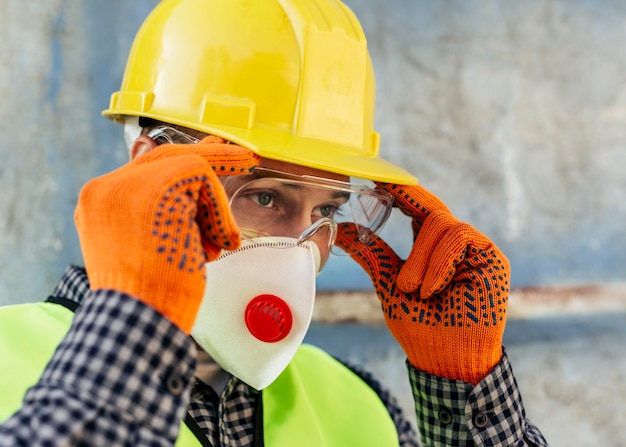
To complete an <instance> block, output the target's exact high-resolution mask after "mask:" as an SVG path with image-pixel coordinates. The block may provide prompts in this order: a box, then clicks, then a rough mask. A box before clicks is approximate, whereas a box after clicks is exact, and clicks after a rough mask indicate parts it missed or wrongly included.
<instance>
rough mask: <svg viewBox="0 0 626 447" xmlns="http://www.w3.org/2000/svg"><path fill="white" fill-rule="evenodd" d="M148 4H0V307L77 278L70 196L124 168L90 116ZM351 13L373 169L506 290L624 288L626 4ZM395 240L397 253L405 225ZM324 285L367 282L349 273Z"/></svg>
mask: <svg viewBox="0 0 626 447" xmlns="http://www.w3.org/2000/svg"><path fill="white" fill-rule="evenodd" d="M156 3H157V2H156V0H141V1H138V0H134V1H132V2H128V1H123V0H108V1H106V2H97V1H91V0H90V1H81V0H47V1H45V2H43V1H39V2H37V1H30V2H23V1H21V0H2V1H1V2H0V60H1V61H2V63H3V68H2V70H1V71H0V94H1V95H2V98H3V100H2V106H1V108H0V134H1V135H2V138H0V159H1V160H2V163H0V234H2V237H1V238H0V300H1V301H0V302H14V301H27V300H31V299H37V298H38V297H39V296H41V294H42V293H47V291H48V290H49V289H50V287H52V286H53V285H54V283H55V281H56V279H57V277H58V276H59V274H60V273H61V271H62V269H63V267H64V265H65V264H66V263H68V262H74V263H80V262H81V256H80V252H79V249H78V244H77V237H76V235H75V231H74V226H73V221H72V213H73V209H74V206H75V200H76V196H77V193H78V191H79V189H80V187H81V185H82V184H83V183H84V182H85V181H87V180H88V179H89V178H91V177H92V176H94V175H98V174H101V173H104V172H107V171H109V170H111V169H113V168H115V167H116V166H119V165H120V164H122V163H124V162H125V160H126V152H125V148H124V145H123V141H122V136H121V129H120V128H119V127H118V126H116V125H114V124H111V123H109V122H107V120H105V119H103V118H101V117H100V111H101V110H102V109H104V108H105V107H107V105H108V100H109V95H110V93H111V92H113V91H115V90H117V88H118V87H119V83H120V79H121V74H122V70H123V66H124V62H125V57H126V53H127V51H128V48H129V46H130V43H131V40H132V37H133V35H134V32H135V31H136V29H137V27H138V26H139V24H140V23H141V21H142V20H143V18H144V16H145V15H146V14H147V12H148V11H149V10H150V9H151V8H152V6H153V5H154V4H156ZM348 4H349V5H350V6H351V7H352V8H353V9H354V11H355V12H356V13H357V15H358V16H359V17H360V19H361V22H362V24H363V27H364V29H365V31H366V33H367V35H368V38H369V45H370V48H371V53H372V57H373V60H374V64H375V68H376V72H377V85H378V109H377V117H376V120H377V128H378V130H379V131H380V132H381V134H382V153H383V154H384V156H385V157H387V158H389V159H391V160H392V161H395V162H397V163H401V164H403V165H405V166H407V167H408V168H409V169H410V170H411V171H413V172H415V173H416V174H417V175H418V176H419V177H420V179H421V181H422V183H423V184H424V185H426V186H427V187H429V188H430V189H431V190H433V191H434V192H435V193H437V194H438V195H440V196H441V197H442V198H443V199H444V200H445V201H446V202H447V203H448V204H449V205H450V207H451V208H452V209H453V210H454V211H455V212H456V213H457V214H458V215H459V216H460V217H461V218H463V219H465V220H468V221H469V222H471V223H473V224H475V225H476V226H478V227H479V228H480V229H481V230H483V231H484V232H486V233H487V234H489V235H490V236H491V237H492V238H493V239H494V240H495V241H496V242H497V243H498V244H499V245H500V246H501V247H502V248H503V249H504V250H505V252H506V253H507V254H508V256H509V257H510V259H511V261H512V265H513V285H514V286H537V285H561V284H581V283H603V282H606V281H610V282H621V281H624V280H626V278H625V276H626V275H625V272H626V268H625V266H626V226H624V225H623V222H624V220H625V217H626V176H625V175H624V173H623V172H622V171H623V166H624V165H625V164H626V150H625V149H624V143H625V142H626V126H624V122H625V119H624V118H625V111H626V92H625V90H624V80H625V79H626V70H625V68H626V50H625V48H626V46H625V45H624V42H626V27H625V26H624V21H625V20H626V4H625V3H624V2H621V1H611V0H597V1H588V0H573V1H553V0H532V1H526V2H513V1H505V2H494V1H487V0H483V1H479V0H475V1H472V0H467V1H437V2H431V1H426V0H421V1H416V0H361V1H356V0H351V1H350V0H349V1H348ZM387 230H388V231H387V235H388V237H389V238H390V240H391V242H392V244H393V245H395V246H396V247H397V248H398V250H399V251H400V252H401V253H406V251H407V250H408V247H407V244H406V242H404V241H405V240H406V238H405V237H406V236H407V235H408V229H407V226H406V222H405V221H404V220H402V219H400V218H394V219H393V220H392V221H391V222H390V224H389V226H388V228H387ZM319 286H320V288H321V289H324V290H334V289H365V288H368V287H369V281H368V279H367V277H366V276H365V275H364V274H363V273H362V272H360V270H359V269H358V267H357V266H356V265H353V263H352V262H351V261H349V260H348V259H342V260H340V261H336V262H333V263H331V264H330V268H329V269H327V272H326V274H325V275H323V276H322V277H321V278H320V283H319ZM44 291H45V292H44Z"/></svg>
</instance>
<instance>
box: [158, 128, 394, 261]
mask: <svg viewBox="0 0 626 447" xmlns="http://www.w3.org/2000/svg"><path fill="white" fill-rule="evenodd" d="M147 135H148V136H149V137H151V138H152V139H154V140H155V141H156V142H157V143H159V144H165V143H169V144H196V143H198V142H199V141H200V140H198V139H197V138H194V137H192V136H190V135H187V134H185V133H184V132H182V131H180V130H178V129H175V128H173V127H169V126H157V127H155V128H154V129H152V130H151V131H150V132H148V133H147ZM221 180H222V183H223V185H224V187H225V189H226V193H227V194H228V196H229V198H230V207H231V211H232V213H233V215H234V217H235V221H236V222H237V225H238V226H239V228H240V230H241V232H242V236H243V238H244V239H254V238H259V237H263V238H270V239H271V238H273V237H277V238H282V237H290V238H295V239H297V241H298V244H302V243H304V242H306V241H312V242H315V243H316V244H318V246H319V248H320V249H321V250H323V251H325V250H324V249H327V250H328V251H330V252H331V253H333V254H336V255H345V254H353V253H355V252H358V251H360V250H361V249H363V248H364V247H366V246H367V245H368V244H369V243H370V242H371V238H372V235H373V234H376V233H378V232H379V231H380V229H381V228H382V226H383V224H384V223H385V222H386V221H387V219H388V218H389V215H390V214H391V209H392V206H393V197H392V196H391V194H389V193H388V192H386V191H383V190H380V189H376V188H375V185H374V183H373V182H370V181H367V180H363V179H356V178H352V179H351V181H350V182H343V181H338V180H333V179H328V178H324V177H316V176H310V175H297V174H292V173H289V172H283V171H278V170H273V169H268V168H264V167H257V168H255V170H254V172H253V173H252V174H250V175H246V176H239V177H222V178H221ZM342 224H351V225H342ZM344 228H349V229H350V230H351V231H354V232H355V237H353V240H354V243H353V244H352V248H351V249H350V252H349V253H346V252H345V251H344V250H342V249H340V248H339V247H337V246H335V245H334V241H335V238H336V235H337V231H341V230H342V229H344ZM273 246H276V247H280V246H281V244H280V243H276V244H273ZM286 246H289V245H286Z"/></svg>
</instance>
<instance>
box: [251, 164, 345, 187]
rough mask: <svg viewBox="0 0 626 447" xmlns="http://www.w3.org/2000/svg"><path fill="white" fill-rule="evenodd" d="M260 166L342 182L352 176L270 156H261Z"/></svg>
mask: <svg viewBox="0 0 626 447" xmlns="http://www.w3.org/2000/svg"><path fill="white" fill-rule="evenodd" d="M259 166H262V167H264V168H268V169H275V170H277V171H281V172H286V173H289V174H297V175H311V176H314V177H322V178H327V179H331V180H339V181H342V182H349V181H350V177H348V176H346V175H342V174H335V173H334V172H328V171H323V170H321V169H315V168H309V167H307V166H300V165H295V164H293V163H287V162H285V161H278V160H270V159H269V158H261V161H260V164H259Z"/></svg>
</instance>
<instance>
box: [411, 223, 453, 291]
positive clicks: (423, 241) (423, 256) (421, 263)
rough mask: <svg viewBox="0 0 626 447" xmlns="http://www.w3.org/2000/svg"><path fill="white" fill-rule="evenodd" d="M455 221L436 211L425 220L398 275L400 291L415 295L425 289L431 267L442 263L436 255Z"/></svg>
mask: <svg viewBox="0 0 626 447" xmlns="http://www.w3.org/2000/svg"><path fill="white" fill-rule="evenodd" d="M453 219H454V218H452V216H451V215H450V214H448V213H446V212H445V211H435V212H433V213H431V214H430V215H429V216H428V217H427V218H426V219H425V220H424V223H423V225H422V228H421V230H420V232H419V234H418V235H417V238H416V239H415V242H414V243H413V248H412V249H411V253H410V254H409V256H408V258H407V260H406V262H405V264H404V267H402V270H401V271H400V274H399V275H398V287H399V288H400V290H402V291H403V292H407V293H413V292H416V291H417V290H419V289H420V288H423V283H424V280H425V278H426V273H427V271H428V270H429V268H430V265H431V264H433V263H438V262H441V260H437V259H434V254H435V253H436V251H437V247H438V245H439V243H440V241H441V239H442V238H443V236H444V235H445V234H446V232H447V231H448V229H449V228H450V227H451V226H452V225H453V224H454V222H455V221H456V220H455V219H454V220H453ZM422 292H423V291H422Z"/></svg>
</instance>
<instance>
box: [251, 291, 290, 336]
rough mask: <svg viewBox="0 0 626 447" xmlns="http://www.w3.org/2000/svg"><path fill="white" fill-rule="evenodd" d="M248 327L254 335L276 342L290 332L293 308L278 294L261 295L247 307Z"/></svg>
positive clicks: (253, 299)
mask: <svg viewBox="0 0 626 447" xmlns="http://www.w3.org/2000/svg"><path fill="white" fill-rule="evenodd" d="M245 318H246V327H247V328H248V330H249V331H250V333H251V334H252V335H254V336H255V337H256V338H258V339H259V340H261V341H264V342H266V343H275V342H277V341H280V340H282V339H283V338H285V337H286V336H287V334H289V332H290V331H291V326H292V322H293V321H292V320H293V319H292V316H291V310H290V309H289V306H288V305H287V303H285V302H284V301H283V300H282V299H280V298H278V297H277V296H276V295H269V294H264V295H259V296H256V297H254V298H252V300H251V301H250V302H249V303H248V306H247V307H246V315H245Z"/></svg>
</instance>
